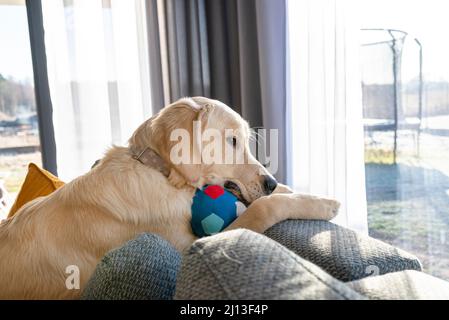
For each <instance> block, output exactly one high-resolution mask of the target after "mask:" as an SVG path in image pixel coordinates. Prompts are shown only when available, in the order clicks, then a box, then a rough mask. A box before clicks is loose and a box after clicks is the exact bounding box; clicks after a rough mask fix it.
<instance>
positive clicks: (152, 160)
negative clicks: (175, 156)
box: [132, 147, 170, 177]
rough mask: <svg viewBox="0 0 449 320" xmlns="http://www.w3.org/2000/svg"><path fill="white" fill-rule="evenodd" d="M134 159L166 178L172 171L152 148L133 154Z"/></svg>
mask: <svg viewBox="0 0 449 320" xmlns="http://www.w3.org/2000/svg"><path fill="white" fill-rule="evenodd" d="M132 157H133V159H134V160H137V161H139V162H140V163H142V164H143V165H146V166H148V167H151V168H153V169H156V170H157V171H159V172H160V173H162V174H163V175H164V176H166V177H168V176H169V174H170V169H169V168H168V166H167V165H166V163H165V161H164V160H163V159H162V158H161V156H160V155H159V154H158V153H157V152H156V151H154V150H153V149H151V148H150V147H146V148H145V149H143V150H142V151H141V152H139V153H137V154H133V155H132Z"/></svg>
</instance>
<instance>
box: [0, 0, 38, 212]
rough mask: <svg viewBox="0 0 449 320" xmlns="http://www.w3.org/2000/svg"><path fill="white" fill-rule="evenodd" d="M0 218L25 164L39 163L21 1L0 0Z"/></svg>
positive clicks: (12, 196) (24, 12)
mask: <svg viewBox="0 0 449 320" xmlns="http://www.w3.org/2000/svg"><path fill="white" fill-rule="evenodd" d="M0 48H1V50H0V220H1V219H3V218H4V217H5V216H6V214H7V209H8V208H7V207H8V206H10V205H11V204H12V201H13V200H14V198H15V195H16V194H17V192H18V190H19V188H20V185H21V184H22V181H23V179H24V177H25V175H26V172H27V165H28V163H29V162H34V163H36V164H38V165H41V162H42V160H41V152H40V142H39V131H38V118H37V113H36V103H35V97H34V83H33V69H32V61H31V50H30V40H29V35H28V22H27V12H26V7H25V1H24V0H23V1H17V0H15V1H13V0H6V1H5V0H0Z"/></svg>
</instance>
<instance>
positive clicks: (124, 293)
mask: <svg viewBox="0 0 449 320" xmlns="http://www.w3.org/2000/svg"><path fill="white" fill-rule="evenodd" d="M180 264H181V256H180V254H179V253H178V251H177V250H176V249H175V248H174V247H172V246H171V245H170V244H169V243H168V242H167V241H166V240H164V239H162V238H160V237H158V236H156V235H153V234H142V235H140V236H138V237H137V238H135V239H134V240H131V241H129V242H127V243H126V244H125V245H123V246H122V247H121V248H118V249H115V250H112V251H110V252H109V253H108V254H106V256H105V257H104V258H103V259H102V261H101V262H100V263H99V264H98V266H97V268H96V270H95V271H94V274H93V275H92V277H91V278H90V280H89V282H88V283H87V286H86V288H85V290H84V292H83V295H82V299H102V300H107V299H112V300H122V299H126V300H137V299H158V300H163V299H172V298H173V294H174V291H175V286H176V274H177V272H178V269H179V266H180Z"/></svg>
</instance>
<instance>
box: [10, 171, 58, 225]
mask: <svg viewBox="0 0 449 320" xmlns="http://www.w3.org/2000/svg"><path fill="white" fill-rule="evenodd" d="M63 185H64V182H62V181H61V180H59V179H58V177H56V176H54V175H52V174H51V173H50V172H48V171H47V170H44V169H42V168H39V167H38V166H37V165H35V164H34V163H30V164H29V165H28V173H27V175H26V177H25V181H24V182H23V184H22V187H21V188H20V191H19V194H18V195H17V198H16V201H15V202H14V204H13V206H12V207H11V210H10V211H9V215H8V218H10V217H12V216H13V215H14V214H15V213H16V212H17V210H19V209H20V208H21V207H22V206H23V205H24V204H25V203H27V202H29V201H31V200H33V199H36V198H37V197H42V196H47V195H49V194H50V193H52V192H53V191H55V190H56V189H58V188H60V187H62V186H63Z"/></svg>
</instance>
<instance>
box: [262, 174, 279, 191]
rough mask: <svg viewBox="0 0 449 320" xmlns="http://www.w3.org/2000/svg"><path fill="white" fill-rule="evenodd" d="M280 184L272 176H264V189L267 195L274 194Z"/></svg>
mask: <svg viewBox="0 0 449 320" xmlns="http://www.w3.org/2000/svg"><path fill="white" fill-rule="evenodd" d="M277 185H278V182H277V181H276V180H275V179H274V178H273V177H271V176H263V188H264V190H265V193H266V194H271V193H273V191H274V189H276V187H277Z"/></svg>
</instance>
